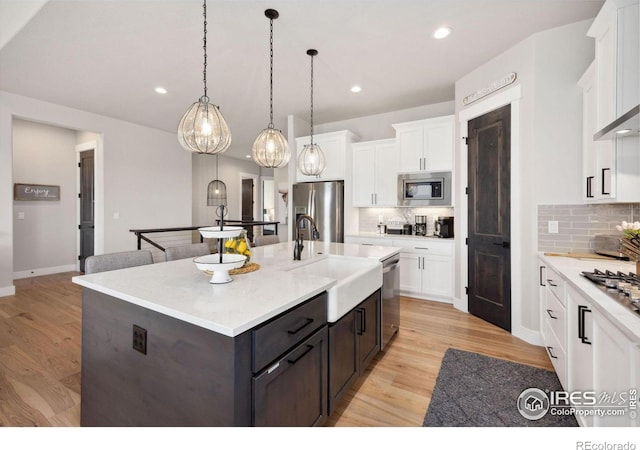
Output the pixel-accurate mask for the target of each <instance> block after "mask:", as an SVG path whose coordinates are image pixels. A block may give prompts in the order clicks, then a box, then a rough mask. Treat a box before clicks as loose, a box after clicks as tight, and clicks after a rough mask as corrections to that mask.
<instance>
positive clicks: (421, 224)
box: [414, 216, 427, 236]
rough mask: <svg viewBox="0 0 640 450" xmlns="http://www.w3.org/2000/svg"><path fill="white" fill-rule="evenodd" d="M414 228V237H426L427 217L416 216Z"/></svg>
mask: <svg viewBox="0 0 640 450" xmlns="http://www.w3.org/2000/svg"><path fill="white" fill-rule="evenodd" d="M415 222H416V224H415V228H414V233H415V235H416V236H426V235H427V216H416V217H415Z"/></svg>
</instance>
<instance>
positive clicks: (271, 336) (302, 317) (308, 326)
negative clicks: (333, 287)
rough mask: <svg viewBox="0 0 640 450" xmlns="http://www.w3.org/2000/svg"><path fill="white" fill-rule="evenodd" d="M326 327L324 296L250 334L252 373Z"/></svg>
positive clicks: (292, 310) (286, 313)
mask: <svg viewBox="0 0 640 450" xmlns="http://www.w3.org/2000/svg"><path fill="white" fill-rule="evenodd" d="M326 323H327V293H326V292H323V293H322V294H320V295H317V296H316V297H313V298H312V299H311V300H309V301H307V302H305V303H303V304H302V305H300V306H297V307H295V308H293V309H291V310H289V311H286V312H284V313H283V314H282V315H280V316H278V317H276V318H275V319H273V320H272V321H271V322H269V323H267V324H266V325H263V326H261V327H259V328H257V329H255V330H253V331H252V332H251V341H252V346H253V362H252V370H253V373H257V372H259V371H260V370H262V369H263V368H264V367H265V366H267V365H268V364H270V363H271V362H273V361H274V360H275V359H276V358H278V357H279V356H280V355H282V354H283V353H285V352H286V351H287V350H289V349H290V348H292V347H293V346H295V345H297V344H298V343H299V342H301V341H302V340H303V339H305V338H307V337H308V336H310V335H311V333H313V332H314V331H316V330H317V329H318V328H320V327H321V326H323V325H325V324H326Z"/></svg>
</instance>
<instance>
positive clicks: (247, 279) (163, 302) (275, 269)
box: [73, 241, 400, 337]
mask: <svg viewBox="0 0 640 450" xmlns="http://www.w3.org/2000/svg"><path fill="white" fill-rule="evenodd" d="M399 251H400V249H398V248H395V247H386V246H362V245H357V244H339V243H325V242H321V241H311V242H310V241H305V242H304V249H303V251H302V257H301V260H300V261H293V243H292V242H283V243H280V244H274V245H268V246H264V247H255V248H252V261H254V262H256V263H257V264H260V269H259V270H257V271H255V272H251V273H246V274H239V275H232V276H231V278H232V279H233V281H231V282H230V283H226V284H210V283H209V280H210V279H211V275H207V274H205V273H203V272H201V271H199V270H198V269H197V268H196V266H195V264H194V263H193V260H192V259H191V258H189V259H183V260H178V261H169V262H159V263H155V264H149V265H146V266H139V267H132V268H129V269H121V270H113V271H109V272H102V273H95V274H90V275H82V276H77V277H73V282H74V283H76V284H79V285H81V286H83V287H85V288H89V289H93V290H95V291H98V292H102V293H104V294H107V295H110V296H113V297H115V298H118V299H121V300H124V301H127V302H130V303H133V304H135V305H138V306H142V307H144V308H148V309H150V310H153V311H156V312H159V313H162V314H165V315H167V316H170V317H174V318H176V319H179V320H183V321H185V322H188V323H192V324H194V325H198V326H201V327H203V328H206V329H209V330H212V331H215V332H217V333H220V334H223V335H226V336H230V337H233V336H237V335H239V334H241V333H243V332H245V331H247V330H249V329H251V328H253V327H255V326H256V325H259V324H261V323H263V322H265V321H266V320H269V319H271V318H273V317H275V316H277V315H278V314H280V313H282V312H284V311H286V310H288V309H290V308H292V307H294V306H296V305H298V304H300V303H302V302H304V301H305V300H308V299H310V298H312V297H313V296H315V295H317V294H319V293H321V292H324V291H325V290H327V289H330V288H331V287H332V286H334V285H335V284H336V282H337V280H336V279H334V278H328V277H322V276H315V275H306V274H305V276H304V277H300V276H299V275H296V274H295V273H293V272H288V270H289V269H292V268H294V267H297V266H302V265H304V264H308V263H309V262H312V261H316V260H320V259H323V258H326V257H327V256H328V255H337V256H340V255H343V256H350V257H361V258H370V259H374V260H377V261H382V260H384V259H386V258H388V257H391V256H393V255H395V254H397V253H398V252H399Z"/></svg>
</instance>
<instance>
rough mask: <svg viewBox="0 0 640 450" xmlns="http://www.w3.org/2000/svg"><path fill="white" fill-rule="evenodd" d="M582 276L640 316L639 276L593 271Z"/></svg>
mask: <svg viewBox="0 0 640 450" xmlns="http://www.w3.org/2000/svg"><path fill="white" fill-rule="evenodd" d="M582 276H584V277H586V278H587V279H589V280H590V281H592V282H594V283H596V284H598V285H599V286H600V288H601V289H602V290H603V291H604V292H606V293H607V294H608V295H609V297H611V298H613V299H614V300H616V301H617V302H619V303H621V304H622V305H624V306H625V307H627V308H628V309H630V310H631V311H633V312H634V313H636V314H638V315H640V275H638V274H635V273H633V272H629V273H623V272H612V271H610V270H605V271H602V270H598V269H594V271H593V272H582Z"/></svg>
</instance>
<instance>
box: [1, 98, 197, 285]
mask: <svg viewBox="0 0 640 450" xmlns="http://www.w3.org/2000/svg"><path fill="white" fill-rule="evenodd" d="M14 118H21V119H26V120H31V121H35V122H41V123H44V124H49V125H54V126H60V127H63V128H69V129H72V130H87V131H90V132H92V133H97V134H99V135H100V136H101V142H100V143H99V146H98V147H99V148H98V149H97V157H96V159H97V164H98V170H97V171H96V244H97V245H96V253H108V252H115V251H122V250H131V249H135V247H136V239H135V236H134V235H133V233H131V232H129V230H130V229H132V228H146V227H178V226H185V225H190V224H191V223H190V222H191V204H192V202H191V155H190V154H189V153H188V152H187V151H185V150H184V149H182V148H181V147H180V145H179V144H178V141H177V139H176V135H175V134H174V133H168V132H165V131H160V130H156V129H153V128H148V127H143V126H140V125H136V124H133V123H129V122H124V121H121V120H116V119H112V118H109V117H105V116H100V115H97V114H92V113H87V112H85V111H80V110H77V109H72V108H67V107H64V106H60V105H56V104H52V103H47V102H43V101H40V100H36V99H32V98H28V97H23V96H19V95H15V94H11V93H8V92H4V91H0V295H10V294H11V293H12V292H13V291H14V289H13V283H12V275H13V197H12V193H11V192H12V188H13V174H12V166H13V164H12V159H13V158H12V153H13V150H12V148H13V143H12V122H13V119H14ZM115 213H118V218H115V216H114V214H115Z"/></svg>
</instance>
